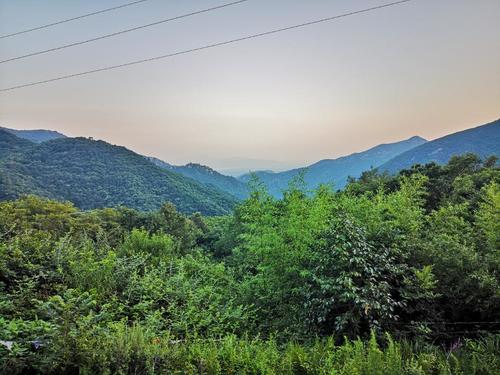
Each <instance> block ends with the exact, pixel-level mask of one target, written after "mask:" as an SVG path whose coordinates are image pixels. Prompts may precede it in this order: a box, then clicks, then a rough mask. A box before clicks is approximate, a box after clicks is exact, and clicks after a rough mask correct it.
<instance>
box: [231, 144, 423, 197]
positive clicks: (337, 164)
mask: <svg viewBox="0 0 500 375" xmlns="http://www.w3.org/2000/svg"><path fill="white" fill-rule="evenodd" d="M425 142H426V140H425V139H423V138H421V137H412V138H409V139H407V140H404V141H401V142H396V143H389V144H381V145H378V146H375V147H373V148H371V149H369V150H367V151H364V152H359V153H354V154H351V155H348V156H343V157H340V158H337V159H325V160H320V161H318V162H317V163H315V164H312V165H310V166H308V167H306V168H298V169H293V170H290V171H286V172H280V173H270V172H256V173H255V174H256V176H257V177H259V179H260V180H261V181H262V182H263V183H264V184H265V185H266V186H267V188H268V189H269V192H270V193H271V194H272V195H274V196H280V195H281V192H282V191H283V190H285V189H286V188H287V186H288V184H289V183H290V181H292V180H293V178H294V177H296V176H298V175H300V174H302V173H303V174H304V175H303V177H304V182H305V183H306V185H307V188H309V189H314V188H316V187H317V186H318V185H320V184H323V183H328V184H332V183H333V184H334V187H335V188H336V189H340V188H343V187H344V186H345V184H346V183H347V180H348V178H349V177H358V176H360V175H361V173H362V172H363V171H366V170H368V169H370V168H376V167H378V166H380V165H381V164H383V163H385V162H387V161H388V160H390V159H392V158H393V157H395V156H396V155H399V154H401V153H403V152H405V151H408V150H410V149H412V148H414V147H416V146H419V145H421V144H424V143H425ZM250 178H251V174H247V175H244V176H241V177H240V180H241V181H244V182H246V181H249V180H250Z"/></svg>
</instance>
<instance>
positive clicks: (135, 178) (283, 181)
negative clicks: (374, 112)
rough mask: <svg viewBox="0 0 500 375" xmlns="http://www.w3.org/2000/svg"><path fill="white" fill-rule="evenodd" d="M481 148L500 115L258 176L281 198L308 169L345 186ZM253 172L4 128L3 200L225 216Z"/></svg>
mask: <svg viewBox="0 0 500 375" xmlns="http://www.w3.org/2000/svg"><path fill="white" fill-rule="evenodd" d="M467 152H473V153H476V154H478V155H479V156H481V157H483V158H486V157H488V156H491V155H496V156H500V120H497V121H494V122H492V123H490V124H486V125H482V126H479V127H476V128H472V129H468V130H465V131H461V132H458V133H454V134H450V135H447V136H445V137H442V138H439V139H435V140H433V141H430V142H428V141H426V140H425V139H423V138H421V137H411V138H409V139H406V140H404V141H400V142H395V143H389V144H381V145H378V146H375V147H373V148H371V149H369V150H366V151H363V152H359V153H354V154H351V155H348V156H344V157H340V158H337V159H325V160H321V161H318V162H317V163H314V164H312V165H310V166H308V167H304V168H297V169H292V170H289V171H284V172H279V173H274V172H269V171H257V172H255V175H256V176H257V177H258V178H259V179H260V180H261V182H262V183H263V184H264V185H265V186H266V187H267V188H268V190H269V192H270V193H271V194H272V195H274V196H276V197H279V196H281V194H282V191H283V190H285V189H286V188H287V186H288V184H289V183H290V182H291V181H292V180H294V179H295V178H297V176H299V175H302V174H303V179H304V182H305V184H306V187H307V188H308V189H313V188H316V187H317V186H318V185H320V184H331V185H332V186H333V187H334V188H335V189H341V188H343V187H344V186H345V184H346V183H347V181H348V178H349V177H359V176H360V175H361V173H362V172H363V171H366V170H369V169H371V168H377V169H378V170H381V171H388V172H389V173H397V172H398V171H400V170H401V169H406V168H410V167H411V166H412V165H414V164H426V163H429V162H437V163H439V164H445V163H446V162H448V160H449V159H450V158H451V157H452V156H453V155H459V154H464V153H467ZM251 178H252V175H251V174H245V175H243V176H241V177H240V178H238V179H237V178H235V177H231V176H225V175H223V174H221V173H219V172H217V171H215V170H214V169H212V168H210V167H207V166H204V165H200V164H195V163H190V164H186V165H183V166H176V165H172V164H169V163H167V162H164V161H162V160H160V159H157V158H153V157H145V156H142V155H139V154H136V153H134V152H132V151H130V150H128V149H126V148H124V147H120V146H114V145H111V144H109V143H106V142H103V141H94V140H92V139H86V138H68V137H65V136H64V135H63V134H61V133H58V132H54V131H50V130H29V131H24V130H14V129H6V128H0V200H5V199H13V198H17V197H19V196H21V195H24V194H38V195H41V196H45V197H49V198H54V199H61V200H69V201H71V202H73V203H74V204H75V205H76V206H78V207H80V208H83V209H92V208H98V207H111V206H118V205H124V206H128V207H132V208H136V209H139V210H153V209H156V208H158V207H159V206H160V205H161V204H162V203H163V202H165V201H170V202H172V203H174V204H175V205H176V206H177V208H178V209H179V210H180V211H182V212H186V213H192V212H196V211H199V212H202V213H204V214H206V215H219V214H225V213H228V212H230V211H231V210H232V208H233V207H234V206H235V204H237V201H238V200H241V199H244V198H246V197H247V196H248V193H249V188H248V182H249V180H250V179H251Z"/></svg>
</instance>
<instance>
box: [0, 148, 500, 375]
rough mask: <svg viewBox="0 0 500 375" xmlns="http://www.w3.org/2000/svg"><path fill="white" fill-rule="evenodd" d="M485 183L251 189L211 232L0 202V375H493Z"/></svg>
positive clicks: (175, 223)
mask: <svg viewBox="0 0 500 375" xmlns="http://www.w3.org/2000/svg"><path fill="white" fill-rule="evenodd" d="M499 173H500V171H499V169H498V167H497V166H496V161H492V160H486V161H481V160H479V159H478V158H477V157H475V156H472V155H464V156H462V157H457V158H454V159H453V160H452V161H451V162H450V163H449V164H448V165H446V166H437V165H427V166H416V167H414V168H412V169H410V170H407V171H403V172H402V173H401V174H400V175H398V176H393V177H391V176H388V175H384V174H383V175H380V174H378V173H377V172H375V171H370V172H368V173H366V174H364V175H363V176H362V178H361V179H359V180H354V179H353V180H351V182H350V185H349V186H348V187H347V189H346V190H345V191H342V192H334V191H332V190H331V189H330V188H329V187H327V186H321V187H319V188H318V189H317V190H315V191H314V192H309V191H307V190H305V189H304V185H305V184H304V182H303V181H301V180H300V179H297V180H295V181H294V182H293V183H291V184H290V187H289V188H288V190H287V191H285V192H284V195H283V198H282V199H279V200H278V199H276V198H274V197H273V196H271V195H269V194H268V193H267V191H266V190H265V189H264V188H263V187H262V185H259V184H258V183H256V184H255V188H254V191H253V192H252V193H251V194H250V196H249V198H248V199H247V200H245V201H244V202H242V203H241V204H240V205H239V206H238V207H237V208H236V209H235V211H234V213H233V215H230V216H222V217H204V216H202V215H201V214H199V213H195V214H192V215H190V216H186V215H185V214H182V213H180V212H178V211H177V210H176V208H175V206H174V205H173V204H171V203H166V204H164V205H163V206H161V207H160V208H159V209H157V210H155V211H152V212H140V211H136V210H134V209H131V208H125V207H119V208H103V209H97V210H90V211H81V210H79V209H78V208H76V207H75V206H73V205H72V204H70V203H61V202H57V201H53V200H49V199H45V198H39V197H36V196H26V197H23V198H20V199H18V200H14V201H5V202H1V203H0V373H5V374H29V373H46V374H76V373H79V374H156V373H158V374H160V373H161V374H164V373H186V374H190V373H193V374H194V373H197V374H199V373H202V374H231V373H232V374H240V373H241V374H245V373H246V374H290V373H293V374H332V373H333V374H384V375H385V374H464V375H466V374H467V375H469V374H477V375H484V374H487V375H489V374H498V370H497V369H498V368H499V366H500V363H499V358H500V353H499V337H498V335H495V333H498V332H499V330H500V324H499V323H498V322H499V321H500V315H499V311H500V305H499V300H500V299H499V295H500V288H499V285H500V284H499V279H500V277H499V274H498V271H499V269H500V257H499V254H500V253H499V227H498V223H499V222H500V220H499V196H500V195H499V194H500V193H499V188H498V186H499V185H498V184H499V181H498V180H499ZM386 332H387V334H386Z"/></svg>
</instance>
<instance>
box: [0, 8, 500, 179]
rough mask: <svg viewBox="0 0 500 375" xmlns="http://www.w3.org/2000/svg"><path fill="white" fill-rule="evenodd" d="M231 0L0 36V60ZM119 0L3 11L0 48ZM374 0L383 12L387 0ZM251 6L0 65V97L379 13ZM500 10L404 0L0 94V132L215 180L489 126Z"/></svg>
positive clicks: (497, 108) (124, 12) (496, 102)
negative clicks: (238, 171)
mask: <svg viewBox="0 0 500 375" xmlns="http://www.w3.org/2000/svg"><path fill="white" fill-rule="evenodd" d="M230 1H231V0H219V1H214V0H189V1H187V0H184V1H181V0H148V1H145V2H143V3H140V4H137V5H134V6H130V7H127V8H123V9H120V10H116V11H113V12H108V13H104V14H100V15H97V16H93V17H88V18H85V19H81V20H78V21H74V22H69V23H66V24H63V25H58V26H55V27H52V28H47V29H44V30H39V31H36V32H32V33H27V34H23V35H18V36H15V37H10V38H3V39H0V60H3V59H7V58H10V57H15V56H18V55H22V54H26V53H30V52H34V51H38V50H42V49H47V48H52V47H56V46H59V45H62V44H67V43H71V42H76V41H80V40H84V39H88V38H92V37H96V36H99V35H102V34H107V33H111V32H115V31H119V30H122V29H126V28H130V27H134V26H138V25H141V24H145V23H150V22H154V21H158V20H161V19H165V18H170V17H173V16H178V15H181V14H184V13H189V12H193V11H197V10H200V9H204V8H208V7H212V6H216V5H220V4H223V3H225V2H230ZM125 2H127V0H106V1H97V0H72V1H65V0H16V1H10V0H0V35H4V34H7V33H11V32H15V31H19V30H23V29H25V28H31V27H34V26H38V25H43V24H46V23H50V22H54V21H58V20H60V19H65V18H69V17H74V16H78V15H80V14H84V13H88V12H93V11H96V10H100V9H103V8H107V7H112V6H115V5H120V4H123V3H125ZM387 2H390V0H388V1H387ZM383 3H384V1H383V0H249V1H247V2H245V3H242V4H238V5H234V6H231V7H227V8H224V9H219V10H217V11H214V12H210V13H205V14H201V15H196V16H193V17H190V18H184V19H182V20H177V21H173V22H169V23H166V24H162V25H159V26H156V27H151V28H148V29H143V30H140V31H137V32H132V33H128V34H125V35H121V36H118V37H114V38H108V39H106V40H101V41H97V42H94V43H89V44H86V45H82V46H77V47H74V48H67V49H65V50H61V51H56V52H54V53H50V54H45V55H40V56H34V57H31V58H27V59H23V60H18V61H12V62H7V63H3V64H0V88H5V87H10V86H14V85H17V84H22V83H27V82H30V81H38V80H43V79H47V78H52V77H57V76H61V75H66V74H71V73H77V72H80V71H85V70H90V69H95V68H100V67H104V66H108V65H114V64H121V63H124V62H128V61H132V60H138V59H143V58H148V57H153V56H157V55H163V54H167V53H171V52H176V51H179V50H184V49H189V48H194V47H198V46H202V45H205V44H211V43H216V42H221V41H225V40H228V39H233V38H238V37H242V36H245V35H248V34H253V33H260V32H263V31H267V30H271V29H276V28H281V27H286V26H289V25H293V24H298V23H303V22H307V21H311V20H315V19H319V18H324V17H329V16H334V15H337V14H341V13H345V12H350V11H355V10H359V9H363V8H367V7H372V6H377V5H380V4H383ZM499 15H500V1H499V0H413V1H411V2H409V3H405V4H402V5H397V6H393V7H390V8H385V9H380V10H377V11H374V12H369V13H365V14H360V15H355V16H352V17H347V18H342V19H338V20H335V21H331V22H325V23H322V24H317V25H314V26H310V27H307V28H302V29H295V30H291V31H287V32H283V33H279V34H275V35H271V36H267V37H263V38H258V39H253V40H248V41H244V42H240V43H237V44H232V45H226V46H222V47H218V48H213V49H210V50H204V51H199V52H196V53H192V54H186V55H182V56H176V57H173V58H169V59H165V60H160V61H155V62H150V63H146V64H141V65H136V66H132V67H127V68H123V69H116V70H113V71H107V72H101V73H96V74H92V75H88V76H84V77H77V78H72V79H68V80H63V81H59V82H53V83H49V84H45V85H39V86H34V87H30V88H24V89H19V90H15V91H9V92H3V93H0V125H1V126H5V127H11V128H17V129H35V128H46V129H52V130H57V131H60V132H62V133H64V134H66V135H68V136H86V137H93V138H95V139H103V140H106V141H108V142H110V143H113V144H119V145H123V146H126V147H128V148H130V149H132V150H134V151H136V152H138V153H141V154H145V155H151V156H156V157H158V158H161V159H163V160H165V161H167V162H169V163H174V164H184V163H187V162H200V163H202V164H207V165H210V166H212V167H214V168H217V169H219V170H229V169H234V168H238V167H239V166H241V165H244V167H245V168H246V166H247V165H248V166H249V168H252V167H254V168H259V169H260V168H266V167H268V168H269V169H284V168H288V167H295V166H302V165H307V164H310V163H312V162H315V161H317V160H320V159H325V158H335V157H338V156H342V155H346V154H350V153H352V152H357V151H361V150H364V149H367V148H370V147H372V146H374V145H376V144H380V143H388V142H394V141H398V140H402V139H406V138H409V137H411V136H414V135H419V136H422V137H424V138H426V139H434V138H438V137H440V136H443V135H446V134H449V133H452V132H456V131H460V130H463V129H466V128H470V127H474V126H477V125H481V124H484V123H487V122H490V121H493V120H496V119H498V118H499V117H500V48H499V46H500V22H498V16H499Z"/></svg>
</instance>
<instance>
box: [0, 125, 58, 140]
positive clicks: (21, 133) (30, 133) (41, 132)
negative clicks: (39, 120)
mask: <svg viewBox="0 0 500 375" xmlns="http://www.w3.org/2000/svg"><path fill="white" fill-rule="evenodd" d="M0 129H3V130H5V131H7V132H9V133H11V134H14V135H15V136H17V137H19V138H22V139H26V140H28V141H31V142H33V143H42V142H46V141H51V140H53V139H58V138H65V137H66V136H65V135H64V134H61V133H59V132H57V131H54V130H45V129H37V130H17V129H9V128H3V127H0Z"/></svg>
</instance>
